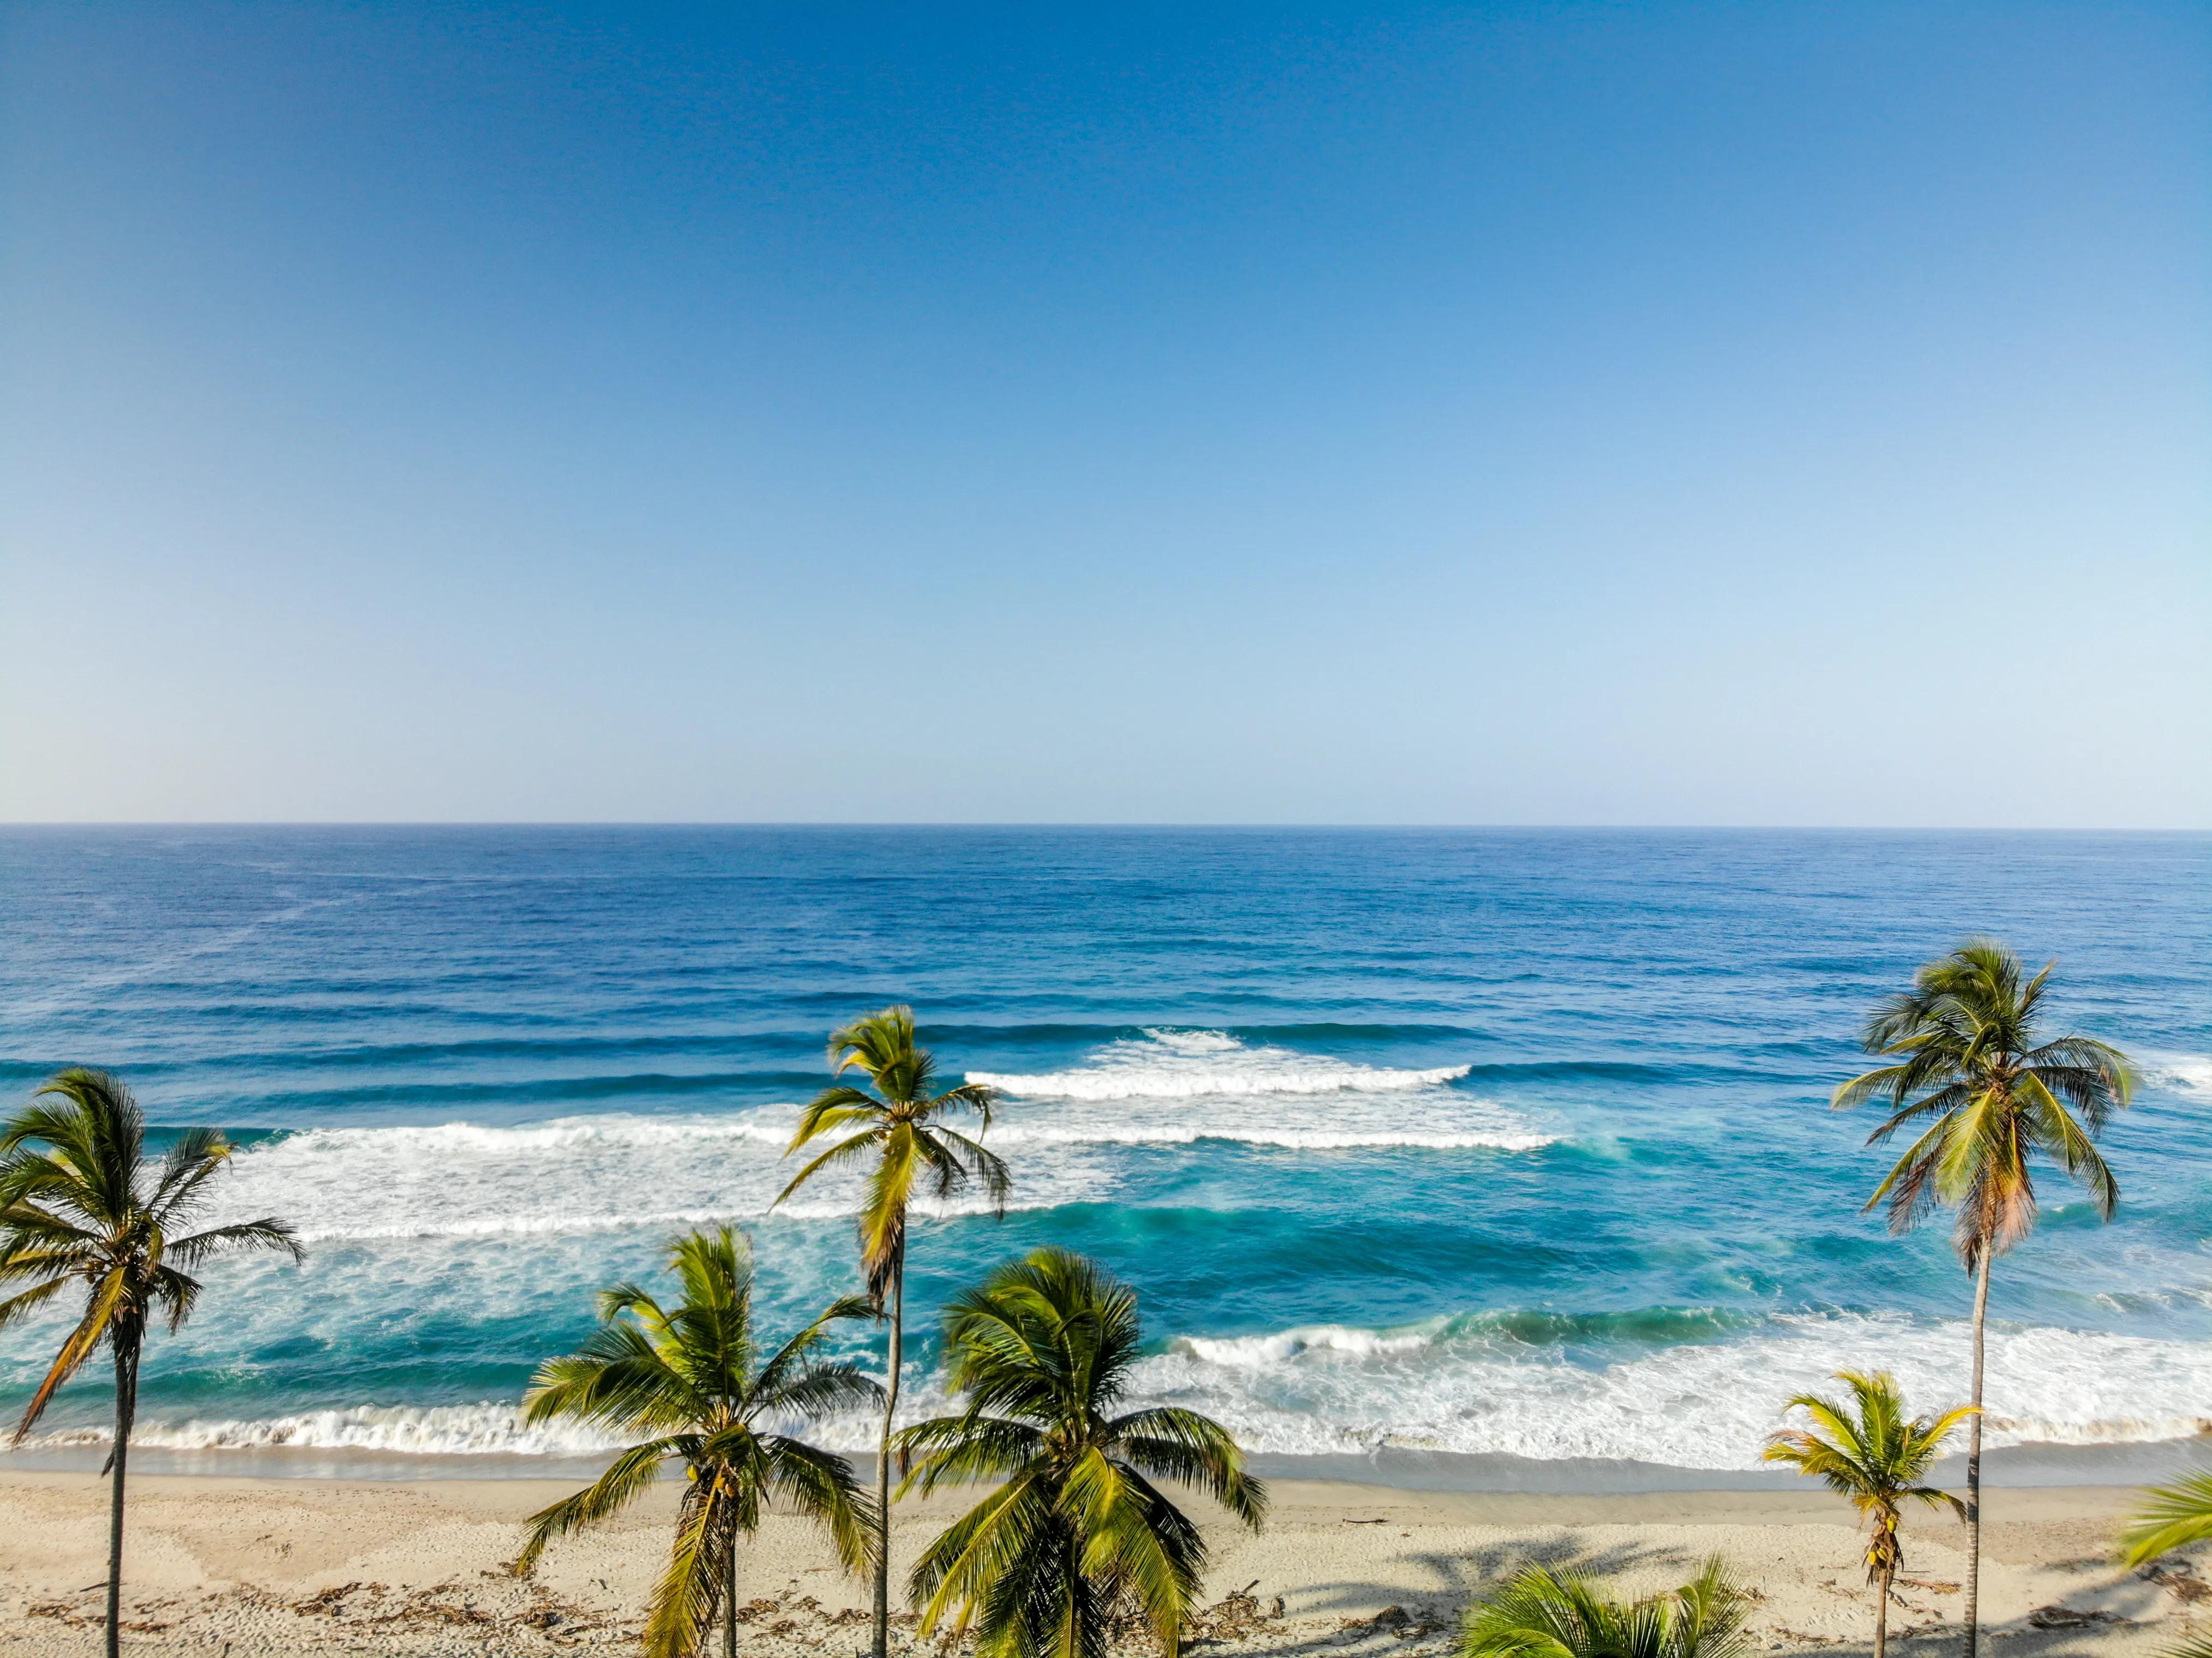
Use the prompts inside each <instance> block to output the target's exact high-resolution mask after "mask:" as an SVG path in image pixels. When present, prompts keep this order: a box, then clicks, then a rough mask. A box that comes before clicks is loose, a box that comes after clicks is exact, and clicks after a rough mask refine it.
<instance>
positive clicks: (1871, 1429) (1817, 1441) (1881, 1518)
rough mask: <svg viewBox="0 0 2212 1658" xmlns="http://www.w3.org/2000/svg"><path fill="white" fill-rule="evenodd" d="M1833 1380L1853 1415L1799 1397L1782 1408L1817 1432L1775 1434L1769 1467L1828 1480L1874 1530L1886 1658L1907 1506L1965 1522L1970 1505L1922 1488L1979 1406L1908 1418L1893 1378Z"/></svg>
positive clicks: (1879, 1650) (1852, 1374)
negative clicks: (1800, 1415) (1784, 1466)
mask: <svg viewBox="0 0 2212 1658" xmlns="http://www.w3.org/2000/svg"><path fill="white" fill-rule="evenodd" d="M1836 1380H1837V1381H1838V1382H1843V1383H1844V1385H1845V1386H1847V1387H1849V1388H1850V1390H1851V1394H1852V1396H1853V1398H1854V1400H1856V1402H1857V1411H1856V1412H1854V1411H1853V1410H1852V1408H1851V1406H1850V1405H1839V1404H1838V1403H1837V1402H1836V1401H1835V1400H1829V1399H1822V1398H1820V1396H1819V1395H1817V1394H1798V1395H1797V1396H1796V1398H1795V1399H1792V1400H1790V1403H1789V1405H1788V1406H1785V1407H1784V1408H1785V1409H1793V1410H1802V1411H1804V1412H1806V1413H1807V1414H1808V1416H1810V1417H1811V1418H1813V1427H1812V1429H1811V1430H1809V1431H1808V1430H1802V1429H1785V1430H1783V1431H1782V1432H1780V1433H1778V1434H1776V1435H1775V1436H1773V1437H1772V1438H1771V1440H1769V1441H1768V1442H1767V1447H1766V1460H1767V1461H1769V1462H1786V1463H1788V1464H1789V1465H1790V1467H1793V1468H1795V1469H1796V1470H1797V1472H1798V1473H1802V1474H1808V1475H1810V1476H1812V1477H1813V1478H1814V1479H1821V1480H1824V1481H1826V1484H1827V1486H1828V1489H1829V1490H1831V1491H1839V1492H1841V1493H1842V1494H1843V1495H1844V1496H1845V1497H1850V1499H1851V1506H1852V1507H1853V1508H1855V1509H1857V1510H1858V1511H1859V1515H1860V1518H1861V1519H1863V1520H1864V1521H1866V1522H1867V1523H1868V1524H1869V1526H1870V1527H1872V1528H1873V1534H1872V1536H1871V1537H1870V1538H1869V1540H1868V1542H1867V1552H1866V1562H1867V1582H1869V1583H1871V1584H1873V1585H1874V1586H1875V1603H1874V1658H1883V1655H1884V1653H1886V1652H1887V1650H1888V1647H1889V1596H1890V1585H1891V1584H1892V1583H1893V1582H1895V1581H1896V1578H1897V1574H1898V1571H1899V1569H1900V1568H1902V1567H1903V1565H1904V1564H1905V1550H1904V1546H1903V1545H1902V1544H1900V1543H1899V1540H1898V1534H1897V1533H1898V1527H1899V1525H1901V1524H1902V1523H1903V1522H1904V1518H1905V1515H1904V1504H1905V1503H1907V1502H1914V1503H1927V1504H1928V1505H1929V1507H1930V1508H1942V1507H1943V1506H1944V1505H1945V1504H1947V1503H1948V1505H1949V1506H1950V1507H1951V1509H1953V1510H1954V1511H1955V1512H1956V1513H1958V1514H1959V1515H1960V1516H1961V1517H1963V1516H1964V1515H1965V1514H1966V1505H1965V1504H1964V1503H1960V1501H1959V1499H1958V1498H1957V1497H1954V1496H1952V1495H1951V1493H1950V1492H1948V1491H1937V1490H1936V1488H1935V1487H1934V1486H1932V1485H1923V1484H1922V1483H1921V1482H1922V1481H1923V1480H1924V1479H1927V1478H1928V1469H1929V1465H1930V1464H1931V1463H1933V1462H1934V1461H1936V1458H1937V1457H1938V1456H1940V1455H1942V1450H1943V1442H1944V1441H1945V1440H1947V1439H1948V1438H1949V1437H1950V1436H1951V1434H1952V1431H1953V1430H1954V1429H1956V1428H1957V1427H1958V1425H1959V1424H1960V1423H1961V1422H1964V1421H1965V1420H1966V1418H1968V1417H1970V1416H1972V1414H1973V1413H1974V1407H1973V1406H1971V1405H1961V1406H1959V1407H1958V1408H1956V1409H1955V1410H1949V1411H1946V1412H1943V1414H1942V1415H1941V1416H1936V1417H1929V1416H1917V1417H1913V1418H1909V1419H1908V1418H1906V1416H1905V1400H1904V1397H1903V1395H1902V1394H1899V1392H1898V1390H1897V1382H1896V1380H1895V1378H1894V1377H1893V1376H1891V1375H1890V1374H1889V1372H1888V1371H1887V1370H1878V1371H1876V1372H1875V1373H1874V1374H1873V1375H1871V1376H1869V1375H1866V1374H1864V1373H1863V1372H1861V1371H1857V1370H1843V1371H1839V1372H1838V1374H1837V1376H1836Z"/></svg>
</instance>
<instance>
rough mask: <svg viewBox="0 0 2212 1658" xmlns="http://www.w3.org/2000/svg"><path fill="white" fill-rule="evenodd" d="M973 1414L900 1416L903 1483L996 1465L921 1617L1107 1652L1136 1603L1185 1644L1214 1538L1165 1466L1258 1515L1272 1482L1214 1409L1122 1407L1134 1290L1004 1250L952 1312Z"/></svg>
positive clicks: (930, 1483) (1072, 1650) (1000, 1653)
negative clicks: (1266, 1482) (994, 1482)
mask: <svg viewBox="0 0 2212 1658" xmlns="http://www.w3.org/2000/svg"><path fill="white" fill-rule="evenodd" d="M945 1345H946V1348H947V1350H948V1351H949V1353H950V1355H951V1363H950V1370H951V1383H952V1386H953V1387H954V1388H957V1389H959V1390H961V1391H962V1392H964V1393H965V1394H967V1395H968V1409H967V1412H966V1413H965V1414H964V1415H961V1416H953V1417H939V1418H936V1419H934V1420H933V1421H928V1422H923V1423H919V1424H916V1425H915V1426H914V1427H911V1428H908V1429H906V1430H904V1431H903V1432H902V1433H900V1434H899V1436H897V1439H896V1448H897V1450H898V1454H899V1455H900V1456H901V1458H902V1459H904V1458H906V1457H908V1456H915V1457H917V1458H918V1460H917V1461H915V1465H914V1467H913V1470H912V1472H911V1473H908V1476H907V1478H906V1479H905V1481H904V1482H903V1483H902V1485H901V1486H900V1488H899V1489H900V1491H901V1492H902V1493H903V1492H905V1491H908V1489H911V1488H914V1487H916V1486H918V1487H919V1488H920V1489H921V1491H923V1492H925V1493H927V1492H928V1491H933V1490H934V1489H935V1488H936V1486H937V1485H939V1483H940V1482H946V1481H949V1482H951V1483H954V1484H966V1483H968V1482H969V1481H974V1480H979V1479H1000V1480H1002V1481H1004V1482H1005V1483H1003V1484H1002V1485H1000V1487H999V1488H998V1490H997V1491H994V1492H993V1493H992V1494H991V1495H990V1496H988V1497H985V1498H984V1499H983V1501H982V1502H981V1503H978V1504H977V1505H976V1506H975V1508H974V1509H971V1510H969V1513H968V1514H967V1515H965V1516H963V1518H961V1519H959V1520H957V1521H954V1522H953V1524H952V1525H951V1527H949V1528H948V1529H947V1530H946V1531H945V1533H944V1534H943V1535H942V1536H940V1537H939V1538H938V1540H936V1541H935V1542H934V1543H933V1544H931V1545H930V1546H929V1547H928V1548H927V1550H926V1551H924V1552H923V1554H922V1556H921V1559H920V1561H918V1562H917V1563H916V1564H915V1569H914V1576H913V1578H912V1581H911V1582H910V1584H909V1588H911V1590H912V1593H913V1594H914V1598H915V1600H917V1601H919V1602H921V1606H922V1614H921V1628H922V1632H923V1633H924V1634H925V1635H927V1634H929V1633H931V1632H933V1631H934V1630H935V1629H936V1628H937V1626H938V1625H939V1624H940V1623H942V1622H943V1621H944V1620H945V1619H946V1618H947V1617H948V1616H949V1617H951V1618H952V1619H953V1620H954V1622H953V1629H954V1632H955V1633H956V1634H960V1633H964V1632H965V1631H967V1630H968V1629H969V1627H970V1626H971V1625H972V1626H973V1627H974V1629H975V1636H976V1652H977V1654H978V1658H1101V1655H1103V1653H1104V1651H1105V1649H1106V1643H1107V1639H1108V1636H1109V1631H1111V1629H1112V1626H1113V1625H1114V1624H1115V1622H1117V1621H1119V1620H1120V1619H1123V1618H1125V1617H1127V1616H1130V1615H1135V1616H1138V1617H1141V1618H1142V1619H1144V1620H1145V1621H1146V1623H1148V1624H1149V1625H1151V1627H1152V1632H1153V1634H1154V1635H1155V1636H1156V1637H1158V1640H1159V1643H1160V1646H1161V1649H1162V1651H1163V1652H1164V1654H1165V1655H1167V1658H1175V1655H1176V1652H1177V1651H1178V1650H1179V1649H1180V1646H1181V1643H1182V1631H1183V1627H1184V1625H1185V1624H1186V1623H1187V1621H1188V1619H1189V1616H1190V1612H1191V1609H1192V1608H1193V1606H1195V1605H1196V1603H1197V1596H1198V1590H1199V1583H1200V1578H1201V1576H1203V1574H1204V1572H1205V1569H1206V1542H1205V1540H1204V1539H1203V1538H1202V1537H1201V1536H1200V1534H1199V1530H1198V1527H1196V1526H1194V1525H1193V1524H1192V1523H1191V1521H1190V1520H1189V1518H1188V1516H1186V1515H1184V1514H1183V1512H1182V1510H1181V1509H1178V1508H1176V1505H1175V1504H1174V1503H1172V1502H1171V1501H1170V1500H1169V1498H1168V1497H1166V1495H1164V1493H1163V1492H1162V1491H1160V1490H1159V1489H1158V1486H1156V1485H1153V1483H1152V1482H1153V1481H1154V1480H1156V1479H1171V1480H1176V1481H1177V1482H1180V1483H1182V1484H1184V1485H1193V1486H1196V1487H1197V1488H1199V1489H1200V1490H1201V1491H1205V1492H1206V1493H1207V1494H1208V1495H1210V1496H1211V1497H1213V1498H1214V1500H1215V1501H1216V1502H1218V1503H1220V1504H1221V1505H1222V1506H1223V1507H1224V1508H1225V1509H1228V1510H1229V1512H1230V1513H1231V1514H1233V1515H1236V1516H1237V1518H1238V1519H1239V1520H1242V1521H1244V1523H1245V1524H1247V1525H1248V1526H1250V1527H1252V1528H1253V1529H1254V1530H1255V1531H1256V1530H1258V1529H1259V1527H1260V1521H1261V1518H1262V1516H1263V1515H1265V1514H1266V1512H1267V1490H1266V1488H1265V1487H1264V1486H1263V1485H1261V1483H1260V1481H1258V1480H1257V1479H1253V1478H1252V1477H1251V1476H1250V1475H1249V1474H1248V1473H1245V1472H1244V1456H1243V1452H1241V1451H1240V1450H1238V1449H1237V1443H1236V1442H1235V1441H1234V1440H1232V1439H1231V1438H1230V1436H1229V1435H1228V1433H1227V1431H1226V1430H1224V1429H1223V1428H1222V1427H1221V1426H1220V1424H1218V1423H1216V1422H1214V1421H1212V1420H1211V1419H1210V1418H1206V1417H1203V1416H1200V1415H1199V1414H1198V1413H1197V1412H1194V1411H1186V1410H1181V1409H1177V1408H1175V1407H1172V1406H1152V1407H1150V1408H1147V1409H1141V1410H1135V1411H1130V1412H1127V1413H1124V1414H1120V1415H1116V1414H1115V1413H1114V1412H1115V1406H1117V1405H1118V1404H1120V1403H1121V1399H1122V1396H1123V1394H1124V1393H1125V1392H1126V1391H1127V1388H1128V1385H1129V1380H1130V1376H1129V1372H1130V1367H1131V1366H1132V1365H1133V1364H1134V1363H1136V1360H1137V1356H1138V1347H1139V1328H1138V1323H1137V1298H1136V1297H1135V1295H1134V1294H1133V1293H1132V1292H1131V1291H1130V1290H1129V1289H1128V1287H1127V1285H1125V1284H1121V1283H1119V1282H1118V1281H1116V1280H1115V1278H1114V1277H1113V1276H1112V1275H1111V1274H1110V1273H1109V1272H1105V1271H1104V1270H1103V1269H1102V1268H1101V1267H1099V1266H1097V1264H1096V1263H1095V1262H1092V1261H1089V1260H1085V1259H1084V1258H1083V1257H1081V1256H1080V1255H1074V1254H1068V1253H1067V1252H1066V1250H1064V1249H1040V1250H1038V1251H1036V1253H1035V1254H1031V1255H1030V1256H1029V1257H1028V1258H1027V1259H1025V1260H1017V1261H1009V1262H1007V1263H1006V1265H1004V1266H1000V1267H999V1268H997V1269H996V1270H995V1271H994V1272H992V1273H991V1274H990V1276H989V1277H988V1278H986V1279H984V1281H983V1283H982V1284H981V1285H980V1286H979V1287H978V1288H975V1289H973V1290H970V1291H967V1292H966V1293H964V1294H963V1295H961V1296H958V1297H955V1298H954V1300H953V1301H952V1303H951V1305H950V1306H949V1307H947V1308H946V1309H945Z"/></svg>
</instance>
